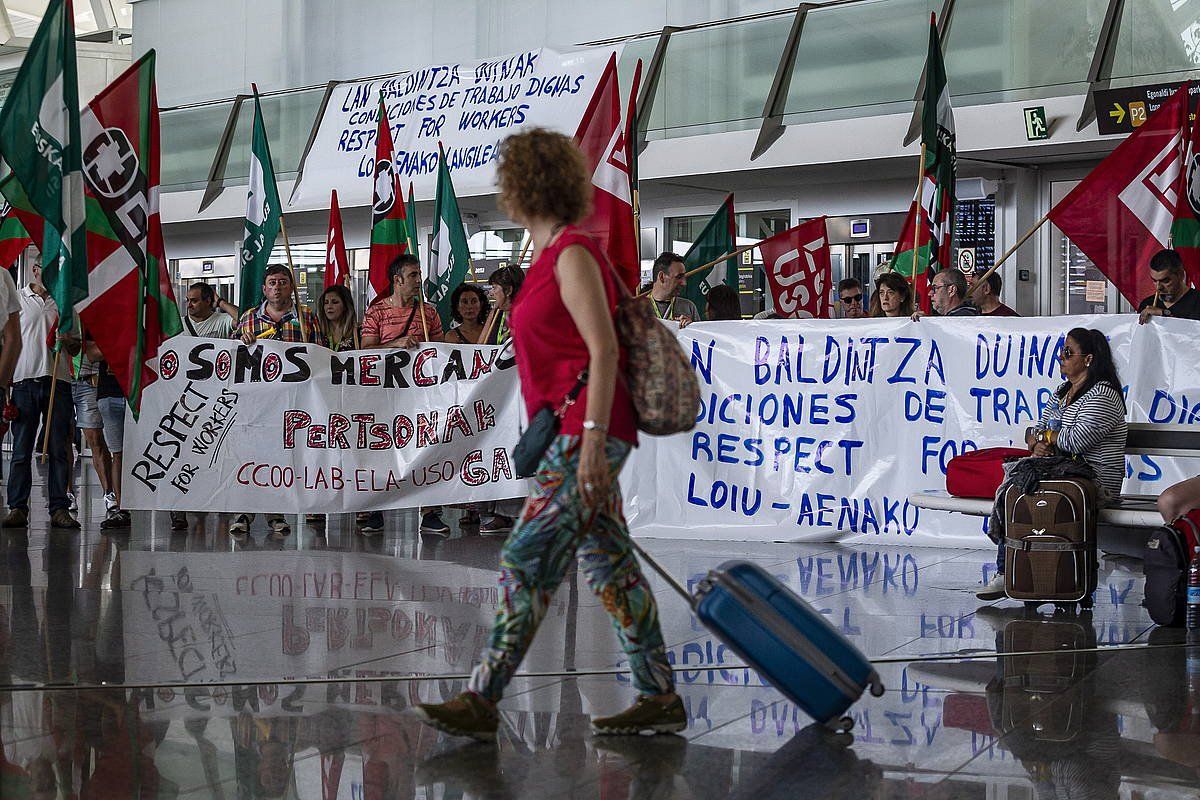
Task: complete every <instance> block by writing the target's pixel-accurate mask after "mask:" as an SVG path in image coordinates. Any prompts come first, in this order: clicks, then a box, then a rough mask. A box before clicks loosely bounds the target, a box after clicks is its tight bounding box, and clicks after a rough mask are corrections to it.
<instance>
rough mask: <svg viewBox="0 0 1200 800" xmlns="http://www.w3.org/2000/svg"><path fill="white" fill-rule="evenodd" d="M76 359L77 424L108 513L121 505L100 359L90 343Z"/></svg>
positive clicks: (73, 394)
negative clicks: (104, 415)
mask: <svg viewBox="0 0 1200 800" xmlns="http://www.w3.org/2000/svg"><path fill="white" fill-rule="evenodd" d="M89 341H90V340H89ZM100 360H103V358H101V359H100ZM75 363H76V364H77V366H76V367H75V381H74V383H72V384H71V399H72V400H73V402H74V404H75V427H76V428H78V429H79V430H80V431H81V432H82V433H83V440H84V442H86V443H87V446H88V450H90V451H91V453H92V469H94V470H95V472H96V479H97V480H98V481H99V483H100V489H101V491H103V492H104V510H105V513H106V514H107V515H108V516H112V513H113V511H114V510H115V509H116V508H117V496H116V493H115V492H113V489H112V486H111V484H110V483H109V476H110V475H111V473H112V454H111V453H109V451H108V447H107V446H106V445H105V444H104V421H103V420H102V419H101V417H100V406H99V404H98V402H97V399H98V397H99V395H98V388H97V383H98V381H99V374H98V373H99V363H98V361H93V360H92V359H91V358H90V357H89V353H88V349H87V348H86V346H85V348H84V352H82V353H81V354H80V355H79V356H78V357H77V359H76V361H75ZM72 472H74V470H72Z"/></svg>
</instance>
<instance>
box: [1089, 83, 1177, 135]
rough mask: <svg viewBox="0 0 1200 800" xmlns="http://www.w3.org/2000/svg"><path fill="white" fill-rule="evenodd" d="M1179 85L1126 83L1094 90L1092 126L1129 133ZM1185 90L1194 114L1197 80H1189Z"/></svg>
mask: <svg viewBox="0 0 1200 800" xmlns="http://www.w3.org/2000/svg"><path fill="white" fill-rule="evenodd" d="M1181 85H1182V81H1176V82H1175V83H1154V84H1149V85H1147V86H1129V87H1127V88H1124V89H1100V90H1097V92H1096V95H1095V100H1096V126H1097V127H1098V128H1099V130H1100V133H1101V134H1102V135H1109V134H1116V133H1129V132H1130V131H1132V130H1133V129H1134V128H1138V127H1141V125H1142V123H1144V122H1145V121H1146V120H1147V119H1148V118H1149V116H1150V115H1151V114H1153V113H1154V112H1155V111H1157V110H1158V107H1159V106H1161V105H1162V104H1163V103H1165V102H1167V100H1169V99H1170V98H1171V95H1173V94H1174V93H1175V90H1176V89H1178V88H1179V87H1180V86H1181ZM1189 94H1190V97H1189V99H1190V100H1191V110H1192V113H1193V114H1195V113H1196V102H1197V98H1198V97H1200V83H1193V84H1192V88H1191V90H1190V93H1189Z"/></svg>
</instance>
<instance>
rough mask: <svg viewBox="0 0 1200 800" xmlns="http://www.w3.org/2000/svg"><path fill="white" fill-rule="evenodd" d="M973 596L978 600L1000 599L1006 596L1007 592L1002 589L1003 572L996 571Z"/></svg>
mask: <svg viewBox="0 0 1200 800" xmlns="http://www.w3.org/2000/svg"><path fill="white" fill-rule="evenodd" d="M975 596H976V597H978V598H979V599H980V600H1002V599H1003V598H1005V597H1008V593H1007V592H1005V591H1004V573H1003V572H997V573H996V574H995V575H994V576H992V579H991V580H990V581H988V585H987V586H984V587H983V588H982V589H980V590H979V591H978V592H976V593H975Z"/></svg>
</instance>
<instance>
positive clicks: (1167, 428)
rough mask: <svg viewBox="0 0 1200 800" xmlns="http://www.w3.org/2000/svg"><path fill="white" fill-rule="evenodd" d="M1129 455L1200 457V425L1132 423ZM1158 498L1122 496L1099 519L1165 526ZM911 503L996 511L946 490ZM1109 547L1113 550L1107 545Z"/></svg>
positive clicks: (975, 513) (919, 495)
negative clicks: (1159, 511)
mask: <svg viewBox="0 0 1200 800" xmlns="http://www.w3.org/2000/svg"><path fill="white" fill-rule="evenodd" d="M1125 454H1126V455H1147V456H1167V457H1172V458H1200V426H1196V425H1154V424H1151V423H1147V422H1131V423H1129V437H1128V439H1127V440H1126V442H1125ZM1198 471H1200V470H1198ZM1157 500H1158V497H1157V495H1144V494H1140V495H1138V494H1134V495H1121V497H1120V500H1119V501H1118V502H1117V503H1116V504H1114V505H1112V506H1108V507H1106V508H1102V509H1100V513H1099V515H1098V517H1097V520H1098V522H1099V524H1100V525H1101V526H1102V527H1103V528H1108V529H1110V530H1112V529H1124V530H1129V529H1148V528H1154V527H1157V526H1159V525H1162V517H1161V516H1159V514H1158V508H1157V506H1156V502H1157ZM908 502H909V503H911V504H912V505H914V506H916V507H917V508H925V509H929V510H930V511H950V512H953V513H956V514H966V515H968V516H972V517H986V516H988V515H989V514H991V513H992V501H991V500H978V499H974V498H970V497H954V496H953V495H951V494H949V493H947V492H946V491H945V490H944V489H930V490H927V491H923V492H914V493H913V494H911V495H909V498H908ZM1105 549H1106V550H1111V549H1110V548H1107V547H1106V548H1105Z"/></svg>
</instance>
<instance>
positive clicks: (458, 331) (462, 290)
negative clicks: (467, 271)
mask: <svg viewBox="0 0 1200 800" xmlns="http://www.w3.org/2000/svg"><path fill="white" fill-rule="evenodd" d="M490 309H491V306H490V305H489V303H488V298H487V293H486V292H484V291H483V289H481V288H479V287H478V286H476V285H475V284H473V283H464V284H462V285H461V286H459V287H458V288H457V289H455V290H454V293H453V294H451V295H450V316H451V317H452V318H453V319H454V322H455V323H456V324H455V326H454V327H453V328H451V329H450V332H449V333H448V334H446V341H447V342H454V343H455V344H478V342H479V337H481V336H482V335H483V325H484V320H486V319H487V316H488V312H489V311H490Z"/></svg>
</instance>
